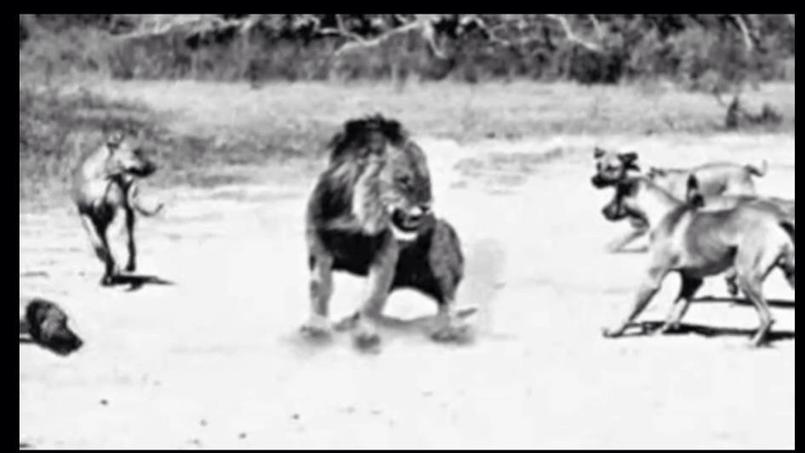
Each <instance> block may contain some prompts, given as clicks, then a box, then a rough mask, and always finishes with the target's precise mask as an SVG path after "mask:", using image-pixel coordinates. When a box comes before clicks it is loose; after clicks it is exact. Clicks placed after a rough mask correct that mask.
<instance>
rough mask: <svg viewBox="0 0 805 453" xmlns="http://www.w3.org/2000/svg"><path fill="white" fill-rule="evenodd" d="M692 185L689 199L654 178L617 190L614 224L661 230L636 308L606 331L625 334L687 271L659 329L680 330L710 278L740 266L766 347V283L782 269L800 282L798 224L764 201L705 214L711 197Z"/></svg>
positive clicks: (610, 209)
mask: <svg viewBox="0 0 805 453" xmlns="http://www.w3.org/2000/svg"><path fill="white" fill-rule="evenodd" d="M687 188H688V190H687V195H686V201H680V200H678V199H676V198H675V197H673V196H672V195H671V194H669V193H668V192H666V191H665V190H663V189H662V188H661V187H659V186H658V185H657V184H655V183H654V182H653V181H652V180H650V179H649V178H647V177H643V176H637V177H628V178H626V179H624V180H622V181H621V182H619V183H618V184H617V185H616V191H615V197H614V198H613V199H612V201H611V202H610V203H609V204H607V206H606V207H605V208H604V215H605V216H607V218H608V219H610V220H613V221H614V220H619V219H622V218H626V217H627V216H629V215H640V216H644V217H647V218H648V219H649V223H650V224H652V225H654V227H653V229H652V233H651V239H650V245H649V256H650V259H649V262H650V264H649V266H648V269H647V271H646V275H645V276H644V277H643V281H642V283H641V285H640V288H639V290H638V292H637V296H636V300H635V304H634V307H633V308H632V310H631V311H630V312H629V315H628V316H627V317H626V319H625V320H624V321H623V322H622V323H621V324H620V325H618V326H617V327H615V328H614V329H604V331H603V334H604V336H605V337H607V338H614V337H619V336H621V335H623V333H624V332H625V331H626V330H627V328H628V327H630V326H632V325H634V324H633V323H634V320H635V319H636V318H637V317H638V316H639V315H640V313H641V312H642V311H643V310H644V309H645V307H646V306H647V305H648V303H649V302H650V301H651V299H652V298H653V297H654V295H655V294H656V293H657V291H658V290H659V289H660V287H661V285H662V282H663V280H664V279H665V277H666V276H667V275H668V274H669V273H671V272H678V273H679V274H680V276H681V277H682V286H681V289H680V291H679V295H678V296H677V298H676V300H675V301H674V305H673V307H672V308H671V311H670V312H669V314H668V317H667V318H666V321H665V323H664V324H663V326H662V327H661V329H660V330H659V331H658V332H668V331H670V330H672V329H674V328H677V327H678V326H679V322H680V321H681V319H682V317H683V316H684V314H685V312H686V311H687V309H688V307H689V305H690V301H691V299H692V298H693V296H694V295H695V293H696V291H697V290H698V289H699V288H700V287H701V285H702V283H703V280H704V278H706V277H709V276H712V275H717V274H719V273H722V272H724V271H725V270H727V269H730V268H734V270H735V271H734V272H735V275H736V278H737V281H738V285H739V287H740V288H741V290H742V291H743V292H744V294H746V296H747V298H749V300H750V301H751V302H752V303H753V304H754V305H755V307H756V308H757V311H758V316H759V319H760V327H759V329H758V331H757V333H756V334H755V336H754V337H753V339H752V345H753V346H759V345H761V344H762V343H763V341H764V339H765V337H766V334H767V333H768V332H769V330H770V329H771V326H772V324H773V323H774V319H773V317H772V315H771V312H770V310H769V306H768V303H767V302H766V299H765V298H764V297H763V291H762V285H763V281H764V280H765V278H766V277H767V275H768V274H769V272H770V271H771V270H773V269H774V268H779V269H781V270H782V271H783V273H784V275H785V277H786V280H787V281H788V283H789V285H790V286H791V288H792V289H793V288H794V285H795V261H794V225H793V223H792V222H791V221H790V220H787V219H784V218H781V217H780V215H778V214H779V213H777V212H776V211H775V210H776V209H777V207H776V205H773V204H769V203H768V202H767V201H765V200H759V199H752V200H751V201H747V202H741V203H738V204H737V205H735V206H733V207H732V208H730V209H720V210H706V209H701V207H702V205H703V203H704V198H703V197H702V195H701V192H700V191H699V185H698V181H697V179H696V177H695V176H694V175H690V176H689V177H688V184H687Z"/></svg>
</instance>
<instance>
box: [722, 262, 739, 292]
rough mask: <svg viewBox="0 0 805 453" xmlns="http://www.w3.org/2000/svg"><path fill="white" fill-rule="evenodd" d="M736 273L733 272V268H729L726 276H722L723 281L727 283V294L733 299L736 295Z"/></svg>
mask: <svg viewBox="0 0 805 453" xmlns="http://www.w3.org/2000/svg"><path fill="white" fill-rule="evenodd" d="M737 280H738V273H737V272H736V271H735V268H734V267H731V268H730V269H729V270H728V271H727V273H726V275H725V276H724V281H725V282H726V283H727V292H728V293H729V295H730V296H732V297H735V296H737V295H738V281H737Z"/></svg>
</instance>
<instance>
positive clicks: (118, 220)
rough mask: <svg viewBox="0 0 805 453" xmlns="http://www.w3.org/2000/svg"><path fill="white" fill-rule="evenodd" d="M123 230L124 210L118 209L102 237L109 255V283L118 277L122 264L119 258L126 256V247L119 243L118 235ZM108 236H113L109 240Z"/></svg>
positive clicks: (124, 222) (124, 224) (124, 225)
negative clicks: (110, 267)
mask: <svg viewBox="0 0 805 453" xmlns="http://www.w3.org/2000/svg"><path fill="white" fill-rule="evenodd" d="M125 230H126V209H125V208H123V207H119V208H117V209H116V210H115V212H114V214H113V215H112V220H111V221H110V222H109V226H108V227H107V228H106V234H105V235H104V236H103V237H104V238H105V241H106V247H107V249H108V250H109V252H110V255H111V262H112V271H111V273H110V275H111V278H110V279H109V280H110V283H111V282H112V280H114V279H115V277H117V276H118V275H120V264H119V263H122V262H123V260H122V259H121V258H122V257H123V256H125V255H126V254H127V250H124V249H125V248H127V246H126V245H125V244H122V243H121V241H120V234H121V232H125ZM110 234H113V236H112V237H111V238H110V237H109V235H110ZM110 239H111V240H110Z"/></svg>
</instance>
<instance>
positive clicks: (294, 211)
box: [20, 135, 795, 448]
mask: <svg viewBox="0 0 805 453" xmlns="http://www.w3.org/2000/svg"><path fill="white" fill-rule="evenodd" d="M419 141H420V143H421V144H422V145H423V147H424V148H425V149H426V151H427V152H428V153H429V159H430V165H431V170H432V174H433V178H434V183H435V197H436V206H435V207H436V209H437V211H438V212H439V213H440V214H441V215H442V216H443V217H446V218H447V219H449V220H450V221H451V222H452V223H453V224H454V225H455V226H456V228H457V230H458V232H459V235H460V236H461V239H462V241H463V244H464V247H465V252H466V254H467V259H468V266H469V269H468V275H467V279H466V282H465V284H464V286H463V287H462V289H461V292H460V294H459V296H460V297H459V300H460V302H459V303H461V304H471V303H472V304H479V305H480V306H481V308H482V310H481V313H480V314H479V315H478V316H477V318H476V319H475V321H476V322H477V332H478V333H477V338H476V341H475V342H474V344H471V345H466V346H461V347H451V346H444V345H439V344H434V343H431V342H430V341H429V340H428V339H427V338H426V336H425V335H424V334H423V333H422V332H421V329H419V328H418V327H419V324H418V323H412V324H410V325H409V326H408V327H406V328H386V329H383V330H382V332H381V334H382V335H383V340H384V344H383V349H382V352H381V353H380V354H379V355H363V354H359V353H358V352H356V351H355V350H354V349H353V348H352V346H351V344H350V342H349V338H348V336H347V335H346V334H343V335H340V336H338V337H337V338H336V339H335V340H334V341H333V342H331V343H329V344H326V345H312V344H307V343H305V342H304V341H302V340H301V339H300V337H299V335H298V334H297V329H298V327H299V325H300V324H301V323H302V321H303V320H304V319H305V317H306V314H307V308H308V302H307V283H306V272H305V264H304V263H305V257H304V253H303V236H302V227H303V222H302V219H303V210H304V202H305V197H306V196H307V192H308V190H309V188H310V187H311V184H312V180H313V175H310V174H308V175H302V176H299V177H298V178H297V179H296V182H289V181H292V178H290V177H286V178H284V179H283V180H282V181H281V182H277V179H276V178H275V177H274V175H273V173H272V174H268V173H266V177H265V178H264V183H263V184H259V185H251V186H224V187H218V188H215V189H208V190H195V191H190V190H182V191H176V192H173V193H170V192H160V193H157V194H156V195H158V196H160V197H161V198H163V199H164V200H165V201H167V202H168V206H167V208H166V212H165V214H164V215H163V216H162V217H160V218H157V219H153V220H152V219H144V220H142V221H141V222H140V224H139V226H138V228H139V230H138V234H139V243H140V250H141V260H140V270H141V271H142V272H143V273H145V274H152V275H157V276H159V277H161V278H163V279H166V280H170V281H172V282H173V283H174V284H173V285H144V286H142V287H141V288H139V289H137V290H136V291H127V290H126V288H125V287H119V288H114V289H103V288H100V287H99V286H98V285H97V281H98V279H99V277H100V275H99V272H100V270H101V266H100V264H99V263H97V262H96V259H95V258H94V256H93V255H92V253H91V251H90V249H89V245H88V243H87V241H86V238H85V237H84V235H83V231H82V230H81V227H80V225H79V222H78V219H77V218H75V216H74V215H73V213H72V211H71V210H70V209H69V208H67V207H65V208H63V209H60V210H57V211H53V212H48V213H45V214H41V213H39V214H26V213H23V212H21V213H20V255H21V258H20V282H21V287H22V291H23V292H24V293H32V294H36V295H43V296H50V297H52V298H54V299H55V300H59V301H61V302H62V303H63V304H64V305H65V306H66V308H67V309H68V310H69V311H70V312H71V313H72V314H73V316H74V319H75V326H76V329H77V330H78V331H79V332H80V333H81V334H82V336H83V337H84V339H85V340H86V346H85V349H84V350H82V351H81V352H79V353H78V354H76V355H74V356H71V357H69V358H61V357H57V356H54V355H52V354H50V353H48V352H46V351H44V350H42V349H39V348H37V347H30V346H25V347H20V426H21V428H20V443H21V444H22V443H26V444H29V445H32V446H35V447H40V448H46V447H54V448H58V447H72V448H82V447H83V448H102V447H107V448H115V447H118V448H119V447H142V448H149V447H163V448H194V447H202V448H215V447H220V448H247V447H258V448H275V447H286V448H296V447H311V448H316V447H320V448H340V447H352V448H361V447H376V448H383V447H398V448H405V447H412V448H414V447H415V448H420V447H434V448H438V447H454V448H461V447H488V448H494V447H499V448H507V447H526V448H547V447H582V448H583V447H597V448H606V447H613V448H615V447H620V448H631V447H642V448H659V447H662V448H674V447H676V448H685V447H699V448H708V447H711V448H722V447H756V448H768V447H774V448H793V447H794V412H795V409H794V408H795V398H794V361H795V360H794V357H795V354H794V352H795V350H794V344H795V342H794V340H793V339H791V338H783V339H781V340H779V341H776V342H774V343H773V345H772V347H770V348H763V349H760V350H752V349H750V348H748V347H747V346H746V344H747V343H748V340H749V335H750V333H751V330H752V329H754V328H755V327H756V325H757V318H756V314H755V312H754V310H753V309H752V308H751V307H750V306H748V305H744V304H734V303H731V302H729V301H718V300H716V301H701V302H699V303H694V305H693V307H692V308H691V310H690V312H689V314H688V316H687V318H686V321H687V323H689V324H691V325H695V326H705V327H708V328H710V331H711V333H713V334H714V336H709V337H708V336H705V335H701V334H696V333H689V334H680V335H667V336H664V337H629V338H624V339H619V340H606V339H604V338H602V336H601V328H602V327H604V326H607V325H611V324H613V323H615V322H616V321H618V320H619V319H620V318H621V317H622V316H623V314H624V313H625V311H626V310H627V309H628V307H629V305H630V304H631V302H632V292H633V290H634V287H635V284H636V280H637V278H638V276H639V275H640V272H641V266H642V263H643V262H644V259H645V256H646V255H645V254H639V253H625V254H618V255H611V254H607V253H605V252H604V250H603V245H604V244H605V243H606V242H607V241H608V240H610V239H612V238H613V237H614V236H615V235H616V234H621V233H622V232H624V231H626V229H627V228H628V226H627V225H626V224H609V223H607V222H606V221H605V220H604V219H603V217H602V216H601V214H600V209H601V207H602V206H603V204H604V203H605V201H606V200H607V199H608V197H609V196H611V191H608V190H607V191H596V190H595V189H593V188H592V187H591V185H590V183H589V178H590V176H591V174H592V158H591V153H592V151H591V150H592V145H593V144H596V143H598V144H601V145H604V146H613V147H616V148H624V149H625V148H629V149H635V150H638V151H639V152H640V153H641V158H642V159H643V160H645V161H646V162H647V163H651V164H654V165H658V166H661V165H669V166H688V165H693V164H696V163H700V162H705V161H709V160H721V159H726V160H734V161H748V162H759V160H760V159H761V158H765V159H768V161H769V164H770V165H769V173H768V175H767V176H766V177H764V178H760V179H758V180H757V182H758V187H759V190H760V191H761V192H762V193H766V194H770V195H778V196H784V197H793V194H794V138H793V136H791V137H782V136H779V135H771V136H742V135H729V136H721V137H710V138H701V137H695V136H690V137H687V136H679V137H676V136H675V137H664V138H663V137H657V138H654V137H647V138H638V139H633V138H627V137H606V138H602V137H595V139H593V138H585V137H577V138H569V139H567V140H565V139H561V138H552V139H546V140H542V141H536V140H533V141H527V142H526V141H523V142H503V141H501V142H487V143H479V144H474V145H471V146H465V147H459V146H458V145H456V144H454V143H452V142H449V141H441V140H432V139H424V138H423V139H420V140H419ZM262 171H263V170H261V169H255V172H258V174H260V172H262ZM288 174H289V175H293V174H294V169H288ZM296 174H298V173H296ZM638 245H642V244H638ZM677 285H678V281H677V279H676V277H672V278H669V279H668V280H667V281H666V284H665V286H664V288H663V291H662V292H661V293H660V295H658V297H657V299H656V301H655V302H654V304H653V305H651V306H650V307H649V309H648V310H647V311H646V313H645V314H644V315H643V319H646V320H660V319H662V318H663V316H664V314H665V311H666V309H667V307H668V305H669V303H670V302H671V299H672V298H673V296H674V295H675V293H676V291H677V288H678V287H677ZM766 288H767V290H766V292H767V295H768V296H769V297H770V298H771V299H775V300H782V301H784V302H785V304H786V306H783V307H779V308H775V309H773V310H774V311H773V312H774V314H775V316H776V317H777V324H776V325H775V330H776V331H778V332H781V333H782V336H783V337H793V331H794V310H793V300H794V295H793V294H792V293H791V292H790V290H789V289H788V288H787V286H786V285H785V283H784V280H783V279H782V277H781V276H780V275H778V274H777V273H775V274H773V275H772V276H771V277H770V278H769V280H768V282H767V285H766ZM360 290H361V281H360V280H357V279H354V278H351V277H348V276H343V275H341V276H338V277H337V279H336V292H335V296H334V301H333V304H334V311H335V317H336V318H337V317H339V316H341V315H344V314H346V313H347V312H349V311H350V309H352V308H353V307H355V306H356V304H357V303H358V297H359V295H360V294H361V293H360ZM699 295H700V296H707V295H713V296H717V297H724V296H725V295H726V291H725V288H724V283H723V281H722V279H720V278H715V279H712V280H711V281H709V282H707V283H706V285H705V286H704V287H703V288H702V290H701V291H700V293H699ZM388 307H389V314H391V315H395V316H399V317H401V318H415V317H418V316H424V315H429V314H431V313H433V312H434V311H435V308H434V305H433V303H432V302H431V301H429V300H427V299H425V298H424V297H421V296H419V295H418V294H415V293H403V292H400V293H396V294H395V295H394V296H393V297H392V300H391V301H390V302H389V304H388Z"/></svg>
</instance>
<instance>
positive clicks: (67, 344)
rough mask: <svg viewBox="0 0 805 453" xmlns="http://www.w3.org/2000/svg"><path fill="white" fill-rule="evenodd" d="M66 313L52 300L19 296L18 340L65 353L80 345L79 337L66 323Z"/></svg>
mask: <svg viewBox="0 0 805 453" xmlns="http://www.w3.org/2000/svg"><path fill="white" fill-rule="evenodd" d="M67 322H68V318H67V314H66V313H65V312H64V310H62V309H61V308H60V307H59V306H58V305H56V304H55V303H53V302H50V301H47V300H44V299H40V298H24V297H20V340H21V341H25V340H28V339H29V338H30V340H29V341H33V342H34V343H37V344H39V345H40V346H42V347H45V348H47V349H49V350H51V351H53V352H55V353H57V354H61V355H67V354H69V353H71V352H73V351H76V350H77V349H78V348H80V347H81V345H82V344H83V342H82V341H81V338H79V337H78V335H76V333H75V332H73V331H72V330H71V329H70V327H69V326H68V325H67Z"/></svg>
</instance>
